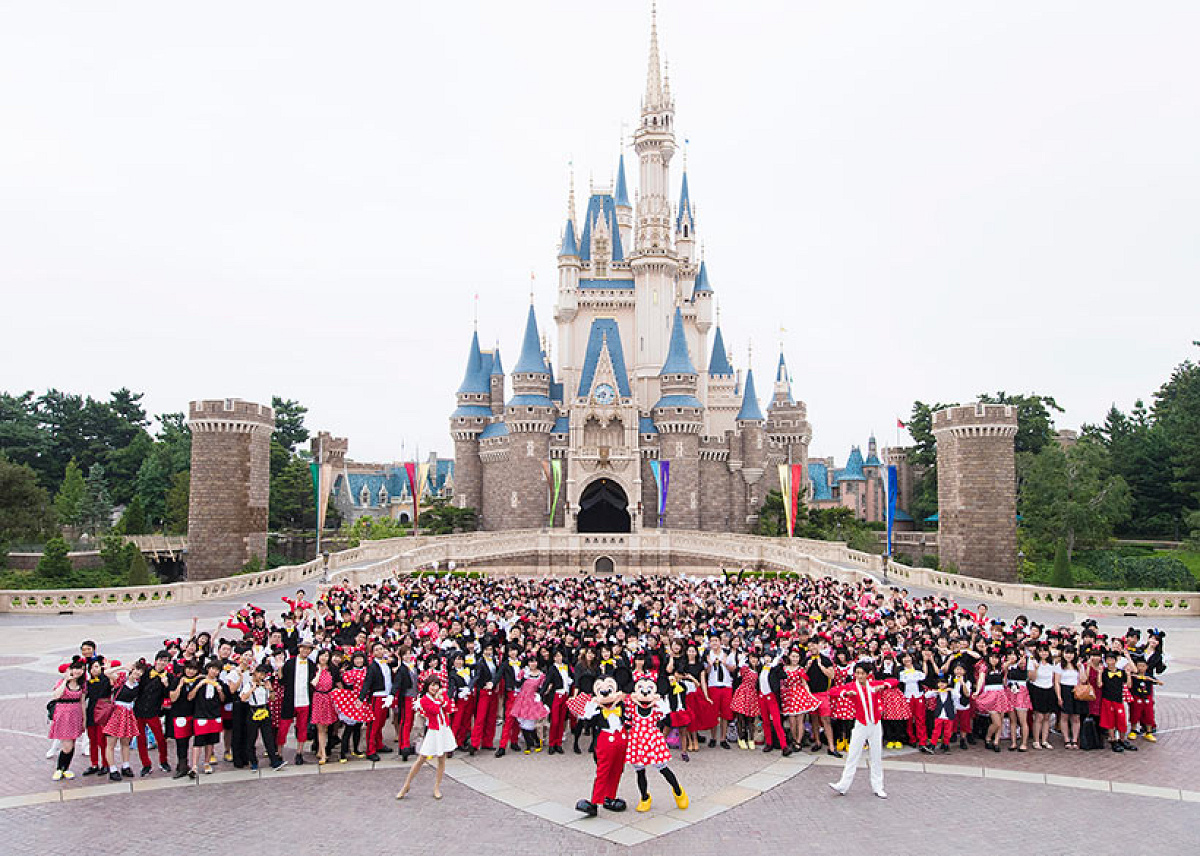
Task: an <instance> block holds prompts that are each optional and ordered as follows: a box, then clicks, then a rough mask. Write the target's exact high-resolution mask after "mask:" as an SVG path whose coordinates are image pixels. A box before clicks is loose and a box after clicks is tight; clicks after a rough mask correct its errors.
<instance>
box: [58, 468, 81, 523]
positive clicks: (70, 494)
mask: <svg viewBox="0 0 1200 856" xmlns="http://www.w3.org/2000/svg"><path fill="white" fill-rule="evenodd" d="M86 496H87V484H86V483H85V482H84V480H83V473H82V472H81V471H80V469H79V465H78V464H77V463H75V459H74V458H72V459H71V460H70V462H68V463H67V470H66V472H65V473H64V475H63V480H62V485H61V486H60V487H59V488H58V493H57V494H55V496H54V510H55V511H56V512H57V513H58V522H59V523H61V524H62V525H64V526H77V525H79V514H80V510H81V506H82V504H83V502H84V498H85V497H86Z"/></svg>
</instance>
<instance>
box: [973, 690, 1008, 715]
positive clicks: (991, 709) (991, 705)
mask: <svg viewBox="0 0 1200 856" xmlns="http://www.w3.org/2000/svg"><path fill="white" fill-rule="evenodd" d="M975 710H976V711H977V712H979V713H1009V712H1011V711H1012V710H1014V708H1013V702H1012V693H1010V692H1009V691H1008V690H1006V689H1003V688H1000V689H995V690H984V691H983V692H981V693H980V694H979V695H977V696H975Z"/></svg>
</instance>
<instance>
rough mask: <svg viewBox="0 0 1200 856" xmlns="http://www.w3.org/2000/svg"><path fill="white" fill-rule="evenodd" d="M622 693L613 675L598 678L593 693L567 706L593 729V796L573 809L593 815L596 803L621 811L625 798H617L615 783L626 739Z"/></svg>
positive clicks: (623, 807) (581, 696) (616, 783)
mask: <svg viewBox="0 0 1200 856" xmlns="http://www.w3.org/2000/svg"><path fill="white" fill-rule="evenodd" d="M624 699H625V694H624V693H623V692H621V690H620V689H619V688H618V686H617V681H616V679H615V678H613V677H611V676H609V677H602V678H597V679H596V682H595V684H594V685H593V687H592V694H591V695H588V694H586V693H580V694H579V695H577V696H575V698H573V699H571V701H570V702H569V703H568V707H570V708H573V709H572V713H575V714H576V716H578V717H579V720H580V721H581V722H590V723H591V724H592V725H593V726H594V727H595V729H596V731H597V734H596V776H595V778H594V779H593V781H592V798H591V799H590V800H588V799H581V800H580V801H579V802H577V803H575V810H576V811H580V812H583V813H584V814H585V815H587V816H588V817H595V816H596V813H597V808H596V806H597V804H602V805H603V806H604V807H605V808H606V809H608V810H609V811H624V810H625V800H623V799H618V798H617V786H618V785H620V783H621V773H622V772H623V771H624V769H625V751H626V744H627V742H628V739H627V735H626V733H625V719H624V717H623V715H622V714H623V706H622V702H623V701H624Z"/></svg>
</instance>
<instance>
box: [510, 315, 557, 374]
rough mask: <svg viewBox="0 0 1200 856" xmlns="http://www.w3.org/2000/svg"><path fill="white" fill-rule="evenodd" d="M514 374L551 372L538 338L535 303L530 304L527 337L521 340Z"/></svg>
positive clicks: (526, 324)
mask: <svg viewBox="0 0 1200 856" xmlns="http://www.w3.org/2000/svg"><path fill="white" fill-rule="evenodd" d="M513 373H514V374H549V373H550V371H549V369H547V368H546V361H545V360H544V359H543V358H542V343H541V342H540V341H539V340H538V328H537V316H536V315H534V312H533V304H532V303H531V304H530V305H529V318H528V319H527V320H526V321H525V338H524V340H522V342H521V356H520V357H519V358H518V359H517V364H516V366H515V367H514V368H513Z"/></svg>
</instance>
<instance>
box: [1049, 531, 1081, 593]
mask: <svg viewBox="0 0 1200 856" xmlns="http://www.w3.org/2000/svg"><path fill="white" fill-rule="evenodd" d="M1050 585H1052V586H1056V587H1058V588H1074V586H1075V578H1074V577H1073V576H1072V575H1071V561H1070V559H1068V558H1067V545H1066V542H1064V541H1059V542H1058V546H1057V547H1055V548H1054V570H1053V572H1052V573H1051V574H1050Z"/></svg>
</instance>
